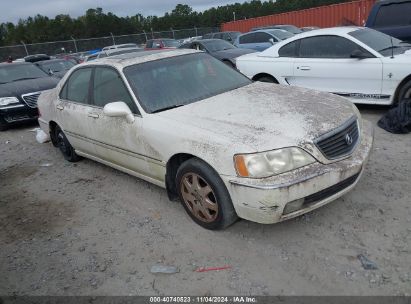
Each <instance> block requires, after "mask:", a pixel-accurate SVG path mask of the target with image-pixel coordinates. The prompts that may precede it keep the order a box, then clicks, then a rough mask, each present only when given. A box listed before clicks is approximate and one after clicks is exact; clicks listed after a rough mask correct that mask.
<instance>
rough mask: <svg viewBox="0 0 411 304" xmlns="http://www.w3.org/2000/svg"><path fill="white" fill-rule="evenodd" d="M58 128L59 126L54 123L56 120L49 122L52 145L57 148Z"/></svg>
mask: <svg viewBox="0 0 411 304" xmlns="http://www.w3.org/2000/svg"><path fill="white" fill-rule="evenodd" d="M57 126H58V124H57V123H56V122H55V121H54V120H50V122H49V133H50V139H51V143H52V144H53V145H54V146H55V147H57V139H56V132H55V130H56V127H57Z"/></svg>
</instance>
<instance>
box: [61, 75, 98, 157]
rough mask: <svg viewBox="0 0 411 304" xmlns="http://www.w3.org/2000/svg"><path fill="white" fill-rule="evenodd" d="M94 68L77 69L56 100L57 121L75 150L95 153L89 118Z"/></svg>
mask: <svg viewBox="0 0 411 304" xmlns="http://www.w3.org/2000/svg"><path fill="white" fill-rule="evenodd" d="M92 70H93V69H92V68H88V67H87V68H79V69H77V70H75V71H74V72H73V73H72V74H71V75H70V76H69V78H68V79H67V80H66V83H65V84H64V85H63V88H62V90H61V92H60V95H59V99H58V100H57V102H56V121H57V124H58V125H59V127H60V128H61V129H62V130H63V132H64V134H65V135H66V137H67V139H68V140H69V142H70V143H71V145H72V146H73V147H74V149H75V150H79V151H81V152H84V153H87V154H94V153H95V149H94V144H93V143H92V141H91V132H90V126H89V120H90V119H91V118H90V115H92V114H91V111H92V109H93V108H92V106H91V105H90V83H91V76H92Z"/></svg>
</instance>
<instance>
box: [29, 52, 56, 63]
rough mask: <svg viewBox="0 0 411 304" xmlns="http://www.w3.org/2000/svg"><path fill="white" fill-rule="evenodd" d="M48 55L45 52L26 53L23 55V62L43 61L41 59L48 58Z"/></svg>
mask: <svg viewBox="0 0 411 304" xmlns="http://www.w3.org/2000/svg"><path fill="white" fill-rule="evenodd" d="M49 59H50V56H49V55H46V54H34V55H28V56H26V57H24V61H25V62H31V63H34V62H37V61H43V60H49Z"/></svg>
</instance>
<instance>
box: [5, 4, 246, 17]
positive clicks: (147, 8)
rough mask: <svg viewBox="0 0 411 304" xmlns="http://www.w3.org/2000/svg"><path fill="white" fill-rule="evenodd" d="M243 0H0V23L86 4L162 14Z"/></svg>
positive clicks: (78, 10)
mask: <svg viewBox="0 0 411 304" xmlns="http://www.w3.org/2000/svg"><path fill="white" fill-rule="evenodd" d="M235 2H240V3H242V2H245V0H237V1H235V0H220V1H216V0H15V1H10V0H0V7H1V9H0V23H2V22H14V23H16V22H17V21H18V20H19V18H22V19H25V18H27V17H29V16H34V15H37V14H40V15H45V16H48V17H51V18H54V17H55V16H56V15H59V14H69V15H70V16H71V17H78V16H80V15H83V14H84V13H85V11H86V10H87V9H89V8H96V7H101V8H103V11H104V12H106V13H107V12H112V13H114V14H116V15H118V16H132V15H135V14H137V13H141V14H143V15H144V16H148V15H157V16H162V15H164V13H165V12H168V11H171V10H172V9H173V8H175V6H176V5H177V4H178V3H182V4H188V5H190V6H191V7H192V8H193V9H194V10H197V11H202V10H205V9H207V8H210V7H213V6H221V5H226V4H231V3H235Z"/></svg>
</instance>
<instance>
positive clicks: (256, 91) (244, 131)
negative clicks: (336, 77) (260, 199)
mask: <svg viewBox="0 0 411 304" xmlns="http://www.w3.org/2000/svg"><path fill="white" fill-rule="evenodd" d="M158 115H160V116H161V117H162V118H165V119H169V120H174V121H177V122H179V123H180V124H182V125H184V127H185V128H186V130H189V129H190V128H198V129H202V130H205V131H207V132H211V133H213V134H215V135H216V136H218V137H219V138H221V137H223V138H225V140H226V142H227V143H229V144H232V143H236V144H241V145H242V146H244V149H247V148H246V147H248V150H249V151H242V152H255V151H266V150H270V149H276V148H282V147H289V146H301V147H304V146H306V145H307V144H312V143H313V140H314V139H316V138H317V137H319V136H320V135H322V134H324V133H326V132H328V131H330V130H333V129H335V128H336V127H338V126H340V125H341V124H343V123H344V122H345V121H347V120H348V119H349V118H351V117H352V116H354V115H357V116H359V114H358V111H357V110H356V108H355V106H354V105H353V104H352V103H351V102H350V101H348V100H347V99H345V98H342V97H339V96H336V95H332V94H328V93H323V92H317V91H312V90H307V89H303V88H297V87H288V86H282V85H273V84H268V83H261V82H255V83H253V84H250V85H247V86H245V87H242V88H239V89H236V90H233V91H230V92H227V93H224V94H220V95H217V96H214V97H211V98H208V99H205V100H202V101H200V102H196V103H192V104H190V105H186V106H183V107H179V108H176V109H172V110H168V111H164V112H160V113H158Z"/></svg>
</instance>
